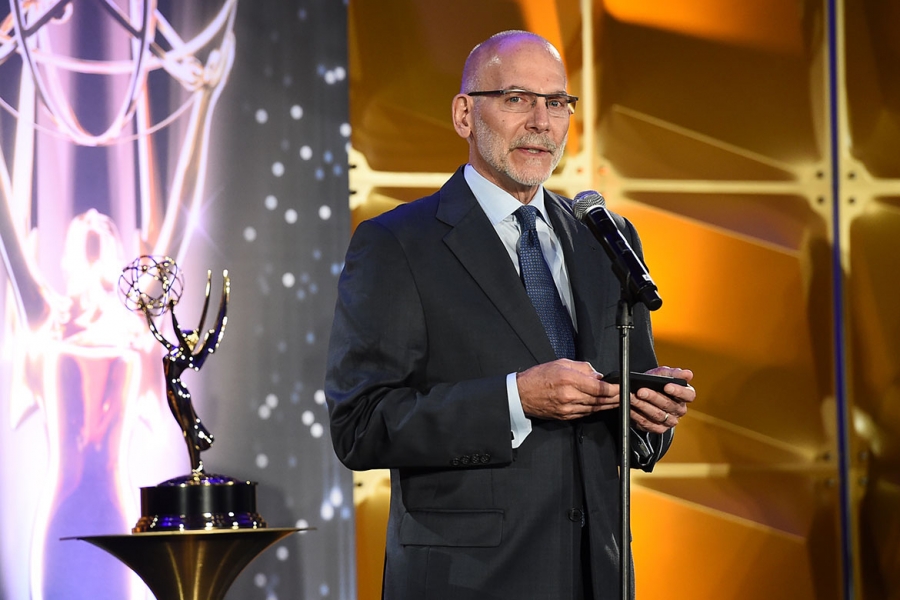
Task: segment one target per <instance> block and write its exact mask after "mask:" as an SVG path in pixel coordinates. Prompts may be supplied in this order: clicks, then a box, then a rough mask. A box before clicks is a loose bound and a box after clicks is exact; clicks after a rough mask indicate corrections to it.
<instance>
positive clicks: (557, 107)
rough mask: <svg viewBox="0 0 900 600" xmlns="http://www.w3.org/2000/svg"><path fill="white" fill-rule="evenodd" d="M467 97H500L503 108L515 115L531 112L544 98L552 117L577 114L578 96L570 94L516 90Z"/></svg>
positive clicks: (496, 91) (470, 93)
mask: <svg viewBox="0 0 900 600" xmlns="http://www.w3.org/2000/svg"><path fill="white" fill-rule="evenodd" d="M466 96H500V97H502V98H503V103H502V104H501V105H500V106H501V108H502V109H503V110H505V111H509V112H514V113H527V112H530V111H531V110H532V109H533V108H534V107H535V106H536V105H537V99H538V98H543V99H544V104H545V105H546V106H547V112H548V113H549V114H550V116H551V117H568V116H569V115H571V114H573V113H574V112H575V103H576V102H578V98H577V97H576V96H569V95H568V94H539V93H537V92H529V91H527V90H516V89H513V90H490V91H486V92H469V93H467V94H466Z"/></svg>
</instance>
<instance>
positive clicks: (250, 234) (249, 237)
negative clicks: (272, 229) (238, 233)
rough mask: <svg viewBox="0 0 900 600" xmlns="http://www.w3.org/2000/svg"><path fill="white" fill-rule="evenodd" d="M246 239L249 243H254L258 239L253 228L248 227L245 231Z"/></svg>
mask: <svg viewBox="0 0 900 600" xmlns="http://www.w3.org/2000/svg"><path fill="white" fill-rule="evenodd" d="M244 239H245V240H247V241H248V242H252V241H253V240H255V239H256V230H255V229H254V228H252V227H247V228H246V229H244Z"/></svg>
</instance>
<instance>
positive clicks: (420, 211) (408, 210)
mask: <svg viewBox="0 0 900 600" xmlns="http://www.w3.org/2000/svg"><path fill="white" fill-rule="evenodd" d="M439 200H440V192H435V193H433V194H429V195H428V196H423V197H421V198H417V199H416V200H412V201H410V202H404V203H403V204H398V205H397V206H395V207H394V208H392V209H390V210H388V211H386V212H383V213H381V214H380V215H378V216H376V217H372V219H370V220H371V221H372V222H373V223H377V224H379V225H381V226H383V227H386V228H388V229H390V230H398V229H405V228H407V227H410V226H416V225H418V226H422V225H424V223H425V220H426V219H431V218H434V215H435V212H437V206H438V202H439Z"/></svg>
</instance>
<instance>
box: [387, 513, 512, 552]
mask: <svg viewBox="0 0 900 600" xmlns="http://www.w3.org/2000/svg"><path fill="white" fill-rule="evenodd" d="M502 532H503V511H502V510H416V511H411V512H408V513H406V514H405V515H403V520H402V521H401V522H400V543H401V544H403V545H405V546H471V547H476V548H491V547H495V546H499V545H500V538H501V534H502Z"/></svg>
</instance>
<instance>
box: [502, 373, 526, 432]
mask: <svg viewBox="0 0 900 600" xmlns="http://www.w3.org/2000/svg"><path fill="white" fill-rule="evenodd" d="M506 398H507V400H508V402H509V430H510V431H511V432H512V447H513V448H518V447H519V446H521V445H522V442H524V441H525V438H526V437H528V434H529V433H531V419H529V418H528V417H526V416H525V409H524V408H522V400H521V399H520V398H519V386H518V384H517V383H516V374H515V373H510V374H509V375H507V376H506Z"/></svg>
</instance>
